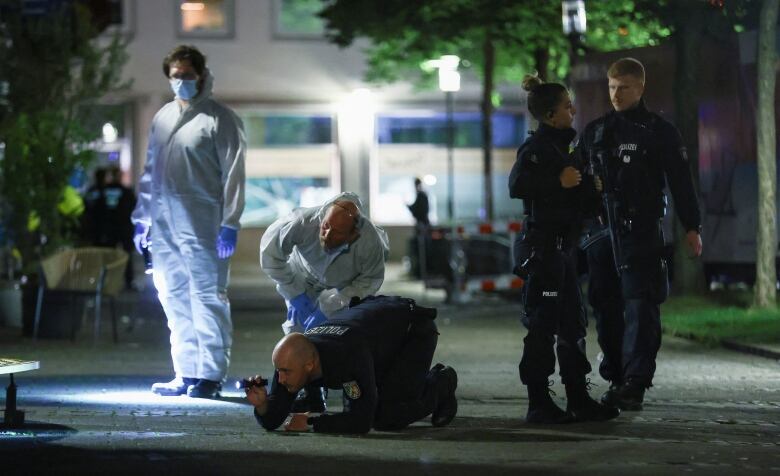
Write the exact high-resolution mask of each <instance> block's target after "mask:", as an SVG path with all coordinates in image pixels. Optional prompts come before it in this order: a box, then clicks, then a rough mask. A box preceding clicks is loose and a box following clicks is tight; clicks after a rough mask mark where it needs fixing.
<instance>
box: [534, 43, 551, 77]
mask: <svg viewBox="0 0 780 476" xmlns="http://www.w3.org/2000/svg"><path fill="white" fill-rule="evenodd" d="M534 67H535V68H536V72H537V73H539V77H540V78H542V80H544V81H550V50H548V49H547V48H537V49H536V51H534Z"/></svg>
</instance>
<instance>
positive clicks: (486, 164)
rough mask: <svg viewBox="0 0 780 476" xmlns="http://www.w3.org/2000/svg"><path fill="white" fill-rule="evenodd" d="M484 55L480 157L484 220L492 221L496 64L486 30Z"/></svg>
mask: <svg viewBox="0 0 780 476" xmlns="http://www.w3.org/2000/svg"><path fill="white" fill-rule="evenodd" d="M482 51H483V54H484V57H485V64H484V70H483V71H482V73H483V75H484V84H483V86H482V87H483V89H482V105H481V107H482V157H483V179H484V182H485V196H484V200H483V203H484V204H485V210H484V212H485V216H484V217H481V218H483V219H484V220H486V221H488V222H491V221H493V76H494V73H495V66H496V49H495V45H494V44H493V38H492V35H491V33H490V31H488V32H487V33H486V34H485V42H484V44H483V45H482Z"/></svg>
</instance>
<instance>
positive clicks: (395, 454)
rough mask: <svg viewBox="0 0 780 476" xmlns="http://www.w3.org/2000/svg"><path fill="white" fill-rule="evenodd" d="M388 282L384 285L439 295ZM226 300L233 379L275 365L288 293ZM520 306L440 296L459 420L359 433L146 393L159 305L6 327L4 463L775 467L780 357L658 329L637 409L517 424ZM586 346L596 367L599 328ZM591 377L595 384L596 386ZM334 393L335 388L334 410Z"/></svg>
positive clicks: (141, 467) (232, 399) (256, 468)
mask: <svg viewBox="0 0 780 476" xmlns="http://www.w3.org/2000/svg"><path fill="white" fill-rule="evenodd" d="M389 278H390V279H389V280H388V282H387V283H386V286H385V288H383V292H384V293H386V294H404V295H409V296H412V297H415V298H417V299H418V300H421V301H423V302H428V303H434V302H437V301H438V300H440V299H441V293H440V292H428V293H426V294H424V295H423V293H422V292H421V289H420V288H419V286H418V285H417V284H415V283H409V282H404V281H403V280H400V279H396V277H395V276H390V277H389ZM232 305H233V309H234V322H235V344H234V349H233V355H232V360H233V362H232V364H231V371H230V374H231V378H230V380H229V382H232V381H233V380H234V379H235V378H237V377H240V376H245V375H251V374H255V373H261V374H270V373H271V370H272V367H271V363H270V352H271V349H272V348H273V345H274V344H275V342H276V341H277V340H278V338H279V337H280V336H281V329H280V327H279V325H280V324H281V320H282V316H283V303H282V302H281V300H280V299H279V298H278V297H277V296H276V295H275V294H274V291H273V287H272V286H271V285H270V283H268V282H267V281H264V280H262V279H260V278H259V277H257V276H254V275H251V274H248V275H246V274H245V275H243V277H239V278H238V279H234V289H233V292H232ZM120 307H121V306H120ZM142 309H144V308H142ZM518 312H519V308H518V305H517V304H516V303H514V302H511V301H505V300H501V299H498V298H494V297H490V298H485V299H479V300H474V301H472V302H470V303H467V304H462V305H458V306H443V305H440V306H439V317H438V319H437V323H438V325H439V328H440V332H441V337H440V341H439V348H438V350H437V354H436V357H435V358H436V360H437V361H442V362H445V363H447V364H449V365H452V366H453V367H455V368H456V369H457V371H458V374H459V382H460V383H459V387H458V397H459V402H460V409H459V414H458V417H457V418H456V419H455V420H454V422H453V423H452V424H451V425H450V426H448V427H446V428H433V427H431V426H430V424H429V423H427V422H420V423H417V424H415V425H414V426H413V427H411V428H409V429H407V430H405V431H402V432H397V433H386V432H372V433H370V434H368V435H366V436H327V435H315V434H285V433H282V432H274V433H266V432H265V431H264V430H262V429H261V428H260V427H259V426H258V425H257V424H256V423H255V421H254V418H252V415H251V413H252V411H251V407H249V406H247V405H246V404H245V403H244V402H243V400H242V398H241V395H240V394H239V393H237V392H233V391H227V392H226V395H225V398H223V399H222V400H219V401H201V400H192V399H188V398H186V397H173V398H164V397H156V396H153V395H151V394H150V393H149V392H148V388H149V386H150V385H151V383H153V382H155V381H158V380H161V379H168V378H170V372H171V368H170V362H169V355H168V343H167V328H166V327H165V324H164V322H163V321H162V320H161V319H160V316H159V315H155V314H154V313H153V312H147V311H144V313H145V314H144V315H143V316H141V315H136V317H135V319H131V320H130V321H125V322H124V323H123V324H122V329H121V332H120V343H119V344H117V345H114V344H112V343H111V341H110V335H109V334H110V333H109V332H108V329H105V332H104V335H103V336H102V338H101V340H100V342H99V343H98V344H97V345H96V346H93V345H92V340H91V335H90V334H89V332H88V331H87V330H84V331H82V332H81V333H80V334H79V335H78V337H77V339H76V341H75V342H70V341H68V340H43V339H42V340H40V341H39V342H37V343H35V344H34V343H32V342H31V341H30V340H29V339H20V338H19V337H18V330H15V329H0V354H2V355H1V356H3V357H17V358H29V359H35V360H40V361H41V369H40V370H37V371H34V372H27V373H24V374H19V375H18V376H17V384H18V385H19V406H20V408H22V409H24V410H26V411H27V419H28V421H29V422H30V423H29V424H28V426H27V427H25V428H24V429H21V430H17V431H15V432H12V431H9V430H0V474H1V475H7V474H112V475H113V474H144V473H145V474H166V475H170V474H193V475H195V474H197V475H201V474H204V475H210V474H293V473H295V474H317V473H333V474H366V473H369V474H372V475H381V474H394V475H395V474H404V473H406V474H418V473H422V474H447V475H453V474H466V473H474V472H480V473H481V474H485V475H492V474H559V473H561V474H616V475H625V474H632V475H633V474H653V475H655V474H680V473H694V474H697V473H698V474H780V426H779V425H780V363H778V362H776V361H772V360H770V359H764V358H760V357H754V356H750V355H745V354H740V353H736V352H733V351H729V350H725V349H720V348H714V349H713V348H706V347H702V346H700V345H699V344H695V343H692V342H689V341H685V340H681V339H676V338H669V337H666V338H665V341H664V345H663V348H662V350H661V355H660V358H659V366H658V372H657V378H656V382H655V387H653V388H652V389H651V390H650V392H649V393H648V395H647V401H646V408H645V410H644V411H643V412H639V413H624V414H623V415H621V416H620V417H619V418H618V419H616V420H614V421H612V422H607V423H596V424H575V425H564V426H539V425H527V424H525V423H524V421H523V419H522V418H523V416H524V414H525V410H526V405H527V398H526V396H525V393H524V391H523V388H522V387H521V385H520V383H519V380H518V377H517V362H518V360H519V356H520V352H521V348H522V337H523V335H524V332H523V330H522V328H521V326H520V324H519V321H518V319H517V315H518ZM87 324H89V322H87ZM131 324H132V330H130V325H131ZM84 328H85V329H90V326H89V325H85V326H84ZM590 330H591V331H592V332H593V326H591V328H590ZM589 346H590V348H589V354H590V357H591V362H592V363H593V365H594V367H595V366H596V363H597V359H598V356H597V353H598V348H597V345H596V343H595V338H590V342H589ZM591 377H592V379H593V382H594V383H595V384H596V385H597V386H594V387H593V393H594V394H595V395H599V394H600V393H601V392H603V391H604V390H606V387H607V385H606V384H605V383H604V382H603V381H602V380H601V379H600V378H599V377H598V376H597V375H596V374H595V373H594V374H592V375H591ZM557 380H558V379H557V378H556V381H557ZM2 381H3V382H6V381H7V380H6V379H5V378H3V379H2ZM3 385H5V383H3ZM554 389H555V390H556V392H557V395H558V396H557V397H555V398H556V399H557V400H558V402H559V403H560V404H561V405H565V401H564V399H563V395H564V391H563V388H562V387H561V386H560V385H559V384H557V383H556V385H555V386H554ZM339 401H340V400H339V396H338V395H335V393H332V394H331V399H330V401H329V404H330V407H331V409H333V410H338V408H339V404H340V403H339ZM0 402H1V403H0V406H4V397H0Z"/></svg>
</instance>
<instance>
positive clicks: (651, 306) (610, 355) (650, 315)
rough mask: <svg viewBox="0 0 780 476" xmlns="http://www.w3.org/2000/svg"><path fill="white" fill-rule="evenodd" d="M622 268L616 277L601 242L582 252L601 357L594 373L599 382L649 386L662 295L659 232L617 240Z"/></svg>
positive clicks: (664, 273)
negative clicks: (620, 250) (587, 270)
mask: <svg viewBox="0 0 780 476" xmlns="http://www.w3.org/2000/svg"><path fill="white" fill-rule="evenodd" d="M621 246H622V251H623V260H622V261H623V269H622V271H621V276H620V277H618V275H617V271H616V270H615V262H614V257H613V255H612V244H611V243H610V241H609V240H607V239H603V240H601V241H599V242H597V243H594V244H593V245H592V246H591V247H589V248H588V251H587V254H588V267H589V270H590V279H589V283H590V284H589V288H588V300H589V301H590V305H591V306H592V307H593V313H594V315H595V317H596V330H597V332H598V340H599V345H600V346H601V351H602V352H603V353H604V359H603V360H602V361H601V365H600V367H599V373H600V374H601V376H602V377H603V378H604V379H605V380H609V381H612V382H618V383H620V382H625V381H627V380H628V379H631V380H632V381H634V382H636V383H638V384H640V385H643V386H645V387H649V386H651V385H652V382H653V375H654V374H655V360H656V356H657V355H658V350H659V349H660V348H661V308H660V304H661V303H662V302H664V301H665V300H666V297H667V295H668V278H667V271H666V262H665V261H664V260H663V254H662V249H663V236H661V235H660V231H653V230H651V231H650V232H646V233H639V232H634V233H630V234H627V235H624V236H622V237H621Z"/></svg>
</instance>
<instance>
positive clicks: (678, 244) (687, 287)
mask: <svg viewBox="0 0 780 476" xmlns="http://www.w3.org/2000/svg"><path fill="white" fill-rule="evenodd" d="M694 3H695V2H691V4H690V5H689V6H681V7H680V8H687V9H689V10H690V12H689V14H685V15H680V17H682V18H685V21H683V22H681V23H680V24H678V25H677V26H678V28H677V34H676V35H675V48H676V57H677V67H676V76H677V77H676V84H677V88H676V90H675V92H676V94H675V106H676V107H675V109H676V116H677V121H676V122H677V127H678V129H679V130H680V134H681V135H682V140H683V144H684V145H685V147H686V148H687V149H688V158H689V159H688V160H689V161H690V167H691V173H692V174H693V183H694V187H695V189H696V192H697V193H696V196H697V197H698V196H699V193H698V190H699V96H698V88H699V84H700V83H699V80H698V70H699V68H698V58H699V56H700V53H699V44H700V42H701V41H702V37H703V34H704V19H703V18H702V13H701V11H700V8H699V6H698V5H696V4H694ZM674 238H675V240H674V241H675V249H674V281H673V289H674V292H675V293H676V294H696V293H702V292H704V290H705V289H706V283H705V282H704V265H703V264H702V261H701V260H700V259H690V257H689V251H688V249H687V245H686V241H685V230H683V227H682V225H681V224H680V222H679V220H675V221H674ZM704 246H707V244H706V243H704Z"/></svg>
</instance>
